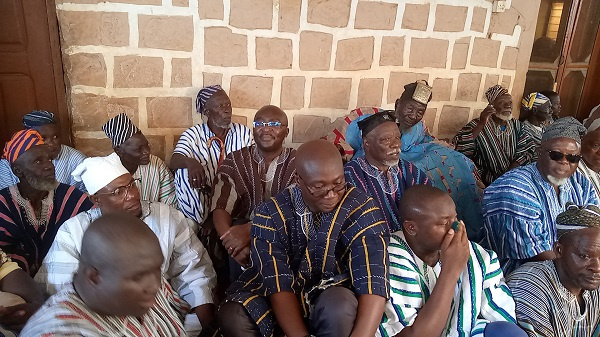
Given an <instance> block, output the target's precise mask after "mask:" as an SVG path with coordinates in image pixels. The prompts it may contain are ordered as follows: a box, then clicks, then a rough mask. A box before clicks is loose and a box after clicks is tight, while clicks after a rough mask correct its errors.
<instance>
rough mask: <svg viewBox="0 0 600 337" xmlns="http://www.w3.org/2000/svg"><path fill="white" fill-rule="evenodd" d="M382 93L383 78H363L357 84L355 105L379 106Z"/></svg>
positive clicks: (358, 106)
mask: <svg viewBox="0 0 600 337" xmlns="http://www.w3.org/2000/svg"><path fill="white" fill-rule="evenodd" d="M382 95H383V78H363V79H361V80H360V83H359V85H358V100H357V102H356V107H357V108H360V107H380V106H381V96H382Z"/></svg>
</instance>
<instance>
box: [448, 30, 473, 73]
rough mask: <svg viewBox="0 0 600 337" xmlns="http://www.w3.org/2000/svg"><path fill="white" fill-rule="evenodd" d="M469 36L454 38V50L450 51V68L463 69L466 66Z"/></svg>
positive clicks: (469, 42)
mask: <svg viewBox="0 0 600 337" xmlns="http://www.w3.org/2000/svg"><path fill="white" fill-rule="evenodd" d="M470 44H471V39H470V38H468V37H467V38H463V39H459V40H456V42H455V43H454V50H453V51H452V64H451V68H452V69H465V68H466V67H467V57H468V56H469V45H470Z"/></svg>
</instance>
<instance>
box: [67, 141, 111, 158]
mask: <svg viewBox="0 0 600 337" xmlns="http://www.w3.org/2000/svg"><path fill="white" fill-rule="evenodd" d="M73 140H74V143H75V144H74V145H75V148H76V149H77V150H79V151H81V152H83V154H85V155H86V156H88V157H97V156H107V155H109V154H111V153H112V152H113V148H112V144H111V142H110V139H108V138H100V139H96V138H81V137H74V139H73Z"/></svg>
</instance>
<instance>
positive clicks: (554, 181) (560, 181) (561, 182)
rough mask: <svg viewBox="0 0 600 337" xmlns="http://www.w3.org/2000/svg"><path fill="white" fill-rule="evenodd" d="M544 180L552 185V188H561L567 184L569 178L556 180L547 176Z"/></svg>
mask: <svg viewBox="0 0 600 337" xmlns="http://www.w3.org/2000/svg"><path fill="white" fill-rule="evenodd" d="M546 179H548V181H549V182H550V184H552V185H554V186H562V185H564V184H565V183H566V182H567V180H569V178H563V179H557V178H555V177H553V176H551V175H547V176H546Z"/></svg>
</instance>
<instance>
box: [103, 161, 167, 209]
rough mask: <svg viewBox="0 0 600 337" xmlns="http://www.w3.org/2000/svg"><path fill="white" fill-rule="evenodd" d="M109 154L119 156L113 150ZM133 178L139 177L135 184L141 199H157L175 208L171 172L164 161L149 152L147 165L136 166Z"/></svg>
mask: <svg viewBox="0 0 600 337" xmlns="http://www.w3.org/2000/svg"><path fill="white" fill-rule="evenodd" d="M111 156H116V157H119V156H118V155H117V154H116V153H114V152H113V153H112V154H111ZM119 160H120V159H119ZM133 179H140V182H139V183H138V184H137V186H138V189H139V190H140V197H141V199H142V200H147V201H159V202H162V203H165V204H167V205H169V206H173V207H175V208H177V197H176V195H175V183H174V181H173V174H172V173H171V170H170V169H169V168H168V167H167V165H166V164H165V162H164V161H162V160H161V159H160V158H158V157H157V156H155V155H152V154H151V155H150V162H149V163H148V164H147V165H140V166H138V169H137V170H136V171H135V173H134V174H133Z"/></svg>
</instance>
